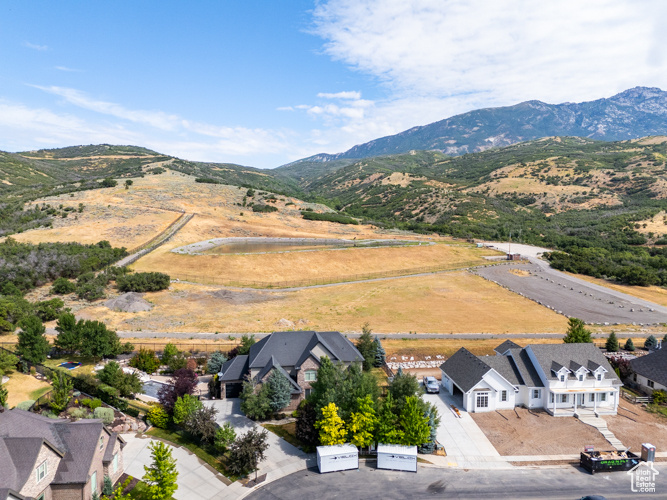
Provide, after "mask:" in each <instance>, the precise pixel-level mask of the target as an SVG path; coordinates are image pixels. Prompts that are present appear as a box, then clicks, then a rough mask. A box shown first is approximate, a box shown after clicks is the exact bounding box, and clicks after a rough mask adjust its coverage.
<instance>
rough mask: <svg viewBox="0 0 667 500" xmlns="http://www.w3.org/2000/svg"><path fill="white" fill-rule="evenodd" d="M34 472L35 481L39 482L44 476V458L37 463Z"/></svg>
mask: <svg viewBox="0 0 667 500" xmlns="http://www.w3.org/2000/svg"><path fill="white" fill-rule="evenodd" d="M35 472H36V473H37V482H38V483H39V482H40V481H41V480H42V479H44V478H45V477H46V460H44V461H43V462H42V463H41V464H39V466H38V467H37V469H35Z"/></svg>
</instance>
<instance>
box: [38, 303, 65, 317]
mask: <svg viewBox="0 0 667 500" xmlns="http://www.w3.org/2000/svg"><path fill="white" fill-rule="evenodd" d="M64 306H65V303H64V302H63V301H62V299H51V300H44V301H41V302H36V303H35V306H34V311H35V315H37V316H38V317H39V319H41V320H42V321H53V320H54V319H56V318H57V317H58V316H59V315H60V314H61V313H62V310H63V307H64Z"/></svg>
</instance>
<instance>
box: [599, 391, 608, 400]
mask: <svg viewBox="0 0 667 500" xmlns="http://www.w3.org/2000/svg"><path fill="white" fill-rule="evenodd" d="M600 401H607V393H606V392H601V393H600Z"/></svg>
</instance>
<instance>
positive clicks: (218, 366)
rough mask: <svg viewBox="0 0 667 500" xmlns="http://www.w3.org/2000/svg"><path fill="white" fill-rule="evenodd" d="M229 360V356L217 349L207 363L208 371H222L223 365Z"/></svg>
mask: <svg viewBox="0 0 667 500" xmlns="http://www.w3.org/2000/svg"><path fill="white" fill-rule="evenodd" d="M226 362H227V356H225V355H224V353H223V352H222V351H215V352H214V353H213V354H211V357H210V358H209V360H208V363H206V372H207V373H220V371H221V370H222V365H224V364H225V363H226Z"/></svg>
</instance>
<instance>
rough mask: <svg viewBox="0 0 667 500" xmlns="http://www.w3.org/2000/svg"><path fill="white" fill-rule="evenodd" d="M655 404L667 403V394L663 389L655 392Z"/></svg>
mask: <svg viewBox="0 0 667 500" xmlns="http://www.w3.org/2000/svg"><path fill="white" fill-rule="evenodd" d="M653 402H654V403H655V404H658V405H661V404H664V403H667V392H665V391H663V390H662V389H658V390H657V391H653Z"/></svg>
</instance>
